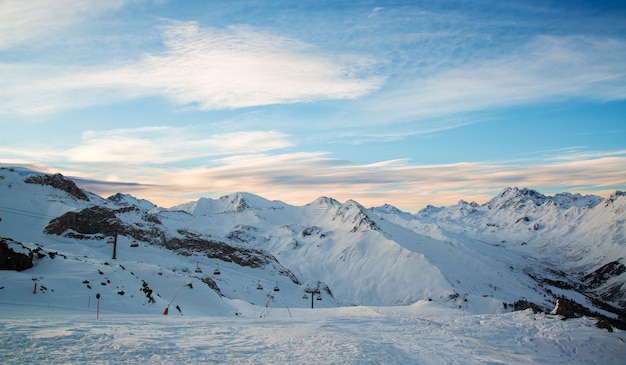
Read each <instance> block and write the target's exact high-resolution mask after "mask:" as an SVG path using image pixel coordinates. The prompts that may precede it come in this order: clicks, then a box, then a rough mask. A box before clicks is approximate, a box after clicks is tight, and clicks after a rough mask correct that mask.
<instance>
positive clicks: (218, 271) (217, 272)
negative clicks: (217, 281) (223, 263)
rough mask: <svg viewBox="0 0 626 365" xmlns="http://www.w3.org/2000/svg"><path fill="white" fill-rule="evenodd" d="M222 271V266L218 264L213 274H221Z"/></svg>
mask: <svg viewBox="0 0 626 365" xmlns="http://www.w3.org/2000/svg"><path fill="white" fill-rule="evenodd" d="M221 273H222V272H221V271H220V267H219V266H217V267H216V268H215V270H213V275H220V274H221Z"/></svg>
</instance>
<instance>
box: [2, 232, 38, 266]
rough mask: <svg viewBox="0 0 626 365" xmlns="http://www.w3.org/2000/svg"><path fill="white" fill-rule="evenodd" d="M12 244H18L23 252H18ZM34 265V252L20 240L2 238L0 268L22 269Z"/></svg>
mask: <svg viewBox="0 0 626 365" xmlns="http://www.w3.org/2000/svg"><path fill="white" fill-rule="evenodd" d="M10 246H18V247H20V248H22V250H21V251H23V252H16V251H15V250H13V248H11V247H10ZM31 267H33V253H32V251H31V250H30V249H28V248H27V247H24V245H22V244H21V243H19V242H16V241H13V240H12V239H9V238H0V270H15V271H22V270H26V269H30V268H31Z"/></svg>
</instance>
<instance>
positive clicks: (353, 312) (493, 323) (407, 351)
mask: <svg viewBox="0 0 626 365" xmlns="http://www.w3.org/2000/svg"><path fill="white" fill-rule="evenodd" d="M104 299H105V298H102V303H101V312H100V315H99V319H97V318H96V316H97V313H96V306H95V303H93V304H94V305H93V306H92V308H90V309H85V310H82V311H77V310H68V309H62V308H51V307H36V306H24V305H19V306H18V305H13V304H0V310H1V313H2V318H0V343H1V344H2V346H0V363H3V364H215V363H227V364H536V363H538V364H624V359H626V356H625V355H626V344H625V342H624V339H625V337H626V336H624V332H621V331H616V332H613V333H609V332H607V331H606V330H601V329H598V328H596V327H595V326H594V321H593V320H592V319H587V318H582V319H575V320H567V321H563V320H561V319H560V318H559V317H556V316H550V315H544V314H533V313H532V312H531V311H523V312H513V313H505V314H486V315H485V314H482V315H476V314H468V313H467V312H463V311H459V310H456V309H446V308H442V307H441V306H439V305H437V304H435V303H432V302H418V303H416V304H414V305H412V306H405V307H342V308H321V309H317V308H316V309H305V308H298V309H289V310H288V309H287V308H273V309H270V310H269V312H267V311H264V308H262V307H257V306H251V305H249V304H247V303H244V302H237V301H234V303H233V305H234V306H236V307H238V308H239V309H240V313H239V314H238V315H236V316H182V315H180V314H179V313H178V312H177V311H175V310H174V311H170V314H169V315H167V316H163V315H127V314H115V313H108V312H107V310H106V301H105V300H104ZM261 315H262V316H261Z"/></svg>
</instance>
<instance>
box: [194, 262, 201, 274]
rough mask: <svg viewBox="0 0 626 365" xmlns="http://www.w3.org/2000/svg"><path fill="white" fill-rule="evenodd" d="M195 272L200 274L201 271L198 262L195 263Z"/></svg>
mask: <svg viewBox="0 0 626 365" xmlns="http://www.w3.org/2000/svg"><path fill="white" fill-rule="evenodd" d="M195 272H197V273H198V274H201V273H202V269H201V268H200V265H199V264H196V270H195Z"/></svg>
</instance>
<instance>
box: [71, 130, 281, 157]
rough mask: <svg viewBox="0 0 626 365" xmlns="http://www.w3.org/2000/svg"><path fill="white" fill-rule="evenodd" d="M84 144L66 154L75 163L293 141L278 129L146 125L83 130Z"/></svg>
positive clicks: (251, 149)
mask: <svg viewBox="0 0 626 365" xmlns="http://www.w3.org/2000/svg"><path fill="white" fill-rule="evenodd" d="M82 137H83V140H82V141H81V144H80V145H78V146H76V147H73V148H71V149H69V150H67V151H65V152H64V153H63V154H64V155H65V158H66V159H67V160H68V161H70V162H72V163H108V164H122V165H138V164H150V165H162V164H166V163H171V162H180V161H185V160H188V159H203V158H207V157H215V156H223V155H230V154H243V155H245V154H254V153H259V152H266V151H271V150H276V149H281V148H287V147H291V146H292V145H293V144H292V143H291V142H290V141H289V140H288V138H287V136H286V135H284V134H282V133H279V132H275V131H240V132H230V133H220V134H209V135H207V136H204V134H201V133H199V128H193V127H187V128H182V127H143V128H135V129H117V130H107V131H100V132H99V131H87V132H84V133H83V136H82Z"/></svg>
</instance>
